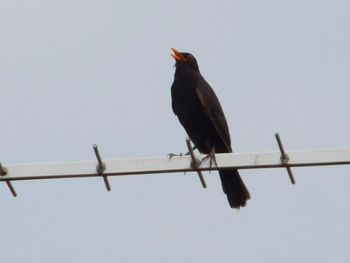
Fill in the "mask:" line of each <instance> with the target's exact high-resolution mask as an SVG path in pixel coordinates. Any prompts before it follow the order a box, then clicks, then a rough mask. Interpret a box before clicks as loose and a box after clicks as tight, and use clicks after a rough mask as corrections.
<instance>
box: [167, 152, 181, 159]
mask: <svg viewBox="0 0 350 263" xmlns="http://www.w3.org/2000/svg"><path fill="white" fill-rule="evenodd" d="M183 155H184V154H183V153H168V154H167V156H168V157H169V159H171V158H173V157H174V156H180V157H182V156H183Z"/></svg>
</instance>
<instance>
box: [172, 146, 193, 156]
mask: <svg viewBox="0 0 350 263" xmlns="http://www.w3.org/2000/svg"><path fill="white" fill-rule="evenodd" d="M195 149H197V147H196V146H194V147H192V151H194V150H195ZM189 154H190V152H187V153H168V154H167V156H168V157H169V159H171V158H173V157H174V156H180V157H181V156H186V155H189Z"/></svg>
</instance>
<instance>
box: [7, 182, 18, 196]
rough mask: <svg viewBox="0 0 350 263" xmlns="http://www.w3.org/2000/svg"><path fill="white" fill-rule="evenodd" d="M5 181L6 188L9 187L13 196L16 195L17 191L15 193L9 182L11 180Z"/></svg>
mask: <svg viewBox="0 0 350 263" xmlns="http://www.w3.org/2000/svg"><path fill="white" fill-rule="evenodd" d="M5 182H6V184H7V186H8V188H9V189H10V191H11V194H12V195H13V197H16V196H17V193H16V190H15V188H14V187H13V185H12V184H11V182H10V181H5Z"/></svg>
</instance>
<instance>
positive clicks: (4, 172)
mask: <svg viewBox="0 0 350 263" xmlns="http://www.w3.org/2000/svg"><path fill="white" fill-rule="evenodd" d="M7 173H8V171H7V169H6V168H5V167H4V166H2V164H1V162H0V175H1V176H5V175H7ZM5 182H6V185H7V187H8V188H9V189H10V191H11V194H12V195H13V197H16V196H17V193H16V191H15V188H14V187H13V186H12V184H11V182H10V181H9V180H6V181H5Z"/></svg>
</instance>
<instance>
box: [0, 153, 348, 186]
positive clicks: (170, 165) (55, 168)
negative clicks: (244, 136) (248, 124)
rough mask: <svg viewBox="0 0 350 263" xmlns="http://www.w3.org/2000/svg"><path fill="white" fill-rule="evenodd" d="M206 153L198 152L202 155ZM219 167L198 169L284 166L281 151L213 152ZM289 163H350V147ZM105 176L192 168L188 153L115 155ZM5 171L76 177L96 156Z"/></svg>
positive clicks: (13, 175)
mask: <svg viewBox="0 0 350 263" xmlns="http://www.w3.org/2000/svg"><path fill="white" fill-rule="evenodd" d="M204 156H205V155H199V154H198V158H199V159H201V158H203V157H204ZM215 156H216V161H217V164H218V167H211V168H210V164H209V160H208V159H207V160H205V161H203V162H202V163H201V164H200V166H199V168H198V169H199V170H202V171H203V170H210V169H212V170H216V169H218V168H238V169H257V168H285V165H284V164H282V163H281V159H280V157H281V153H280V152H261V153H225V154H216V155H215ZM288 156H289V162H288V166H289V167H301V166H321V165H341V164H350V149H333V150H305V151H294V152H288ZM104 163H105V164H106V170H105V171H104V173H103V174H104V175H106V176H119V175H140V174H157V173H174V172H190V171H195V170H193V169H192V168H191V157H190V156H174V157H172V158H171V159H170V158H169V157H160V158H138V159H115V160H105V161H104ZM4 166H5V167H6V168H7V171H8V173H7V175H6V176H1V177H0V181H6V180H11V181H12V180H34V179H57V178H77V177H97V176H101V175H99V174H97V173H96V160H92V161H81V162H61V163H34V164H8V165H4Z"/></svg>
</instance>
